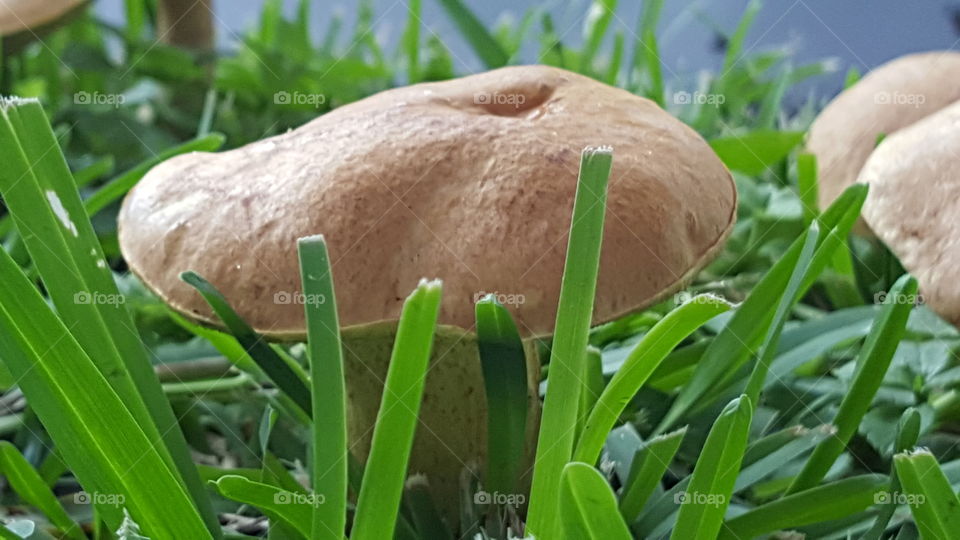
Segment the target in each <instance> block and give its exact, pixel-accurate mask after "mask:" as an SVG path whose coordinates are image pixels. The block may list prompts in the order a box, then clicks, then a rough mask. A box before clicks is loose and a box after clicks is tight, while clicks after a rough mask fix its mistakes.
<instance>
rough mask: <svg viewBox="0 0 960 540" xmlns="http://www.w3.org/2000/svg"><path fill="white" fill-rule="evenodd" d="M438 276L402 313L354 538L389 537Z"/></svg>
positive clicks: (426, 359)
mask: <svg viewBox="0 0 960 540" xmlns="http://www.w3.org/2000/svg"><path fill="white" fill-rule="evenodd" d="M440 291H441V285H440V282H439V281H426V280H424V281H422V282H421V283H420V285H419V286H418V287H417V289H416V290H415V291H414V292H413V293H412V294H411V295H410V296H409V297H407V300H406V301H405V302H404V304H403V311H402V312H401V314H400V323H399V328H398V330H397V339H396V342H395V343H394V345H393V353H392V356H391V357H390V367H389V369H388V370H387V379H386V384H385V385H384V389H383V400H382V401H381V402H380V411H379V412H378V413H377V423H376V427H374V430H373V442H372V443H371V446H370V457H369V458H368V459H367V464H366V468H365V470H364V473H363V482H362V483H361V485H360V496H359V497H358V499H357V511H356V517H355V518H354V523H353V532H352V534H351V536H350V538H352V539H353V540H376V539H380V538H391V537H392V536H393V533H394V528H395V525H396V521H397V512H398V510H399V509H400V498H401V496H402V494H403V485H404V480H405V478H406V475H407V464H408V462H409V459H410V449H411V447H412V445H413V436H414V431H415V429H416V427H417V415H418V413H419V411H420V401H421V397H422V396H423V386H424V380H425V379H426V374H427V364H428V362H429V360H430V350H431V348H432V346H433V334H434V330H435V328H436V324H437V314H438V312H439V309H440Z"/></svg>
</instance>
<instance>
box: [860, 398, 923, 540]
mask: <svg viewBox="0 0 960 540" xmlns="http://www.w3.org/2000/svg"><path fill="white" fill-rule="evenodd" d="M919 438H920V413H919V412H917V409H915V408H913V407H908V408H907V410H905V411H903V414H902V415H901V416H900V422H898V423H897V438H896V442H895V444H894V453H895V454H899V453H901V452H906V451H907V450H909V449H911V448H913V447H914V446H916V445H917V439H919ZM901 489H902V486H901V484H900V477H899V476H898V475H897V468H896V463H894V466H893V467H892V470H891V471H890V482H889V489H888V493H890V494H894V493H900V491H901ZM890 502H893V501H890V500H888V501H887V503H888V504H886V505H884V506H883V508H881V509H880V512H879V513H878V514H877V519H876V521H874V522H873V526H871V527H870V530H868V531H867V532H866V533H864V535H863V540H880V537H882V536H883V532H884V531H885V530H886V529H887V525H888V524H889V523H890V519H891V518H893V515H894V513H896V510H897V505H896V504H889V503H890Z"/></svg>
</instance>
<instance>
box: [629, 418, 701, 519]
mask: <svg viewBox="0 0 960 540" xmlns="http://www.w3.org/2000/svg"><path fill="white" fill-rule="evenodd" d="M686 434H687V428H686V427H682V428H680V429H678V430H676V431H673V432H670V433H666V434H664V435H658V436H657V437H654V438H653V439H650V440H649V441H647V443H646V444H644V445H643V448H641V449H640V450H638V451H637V455H636V457H635V458H634V459H633V466H632V467H631V468H630V476H629V478H627V481H626V482H624V487H623V494H622V495H621V496H620V515H621V516H623V519H624V520H626V522H627V523H633V522H634V521H636V519H637V517H638V516H639V515H640V511H641V510H643V505H644V504H645V503H646V502H647V499H649V498H650V495H652V494H653V492H654V491H655V490H656V488H657V485H659V484H660V479H661V478H663V473H664V472H666V470H667V467H668V466H670V462H671V461H673V456H675V455H676V453H677V450H678V449H679V448H680V443H681V442H682V441H683V436H684V435H686Z"/></svg>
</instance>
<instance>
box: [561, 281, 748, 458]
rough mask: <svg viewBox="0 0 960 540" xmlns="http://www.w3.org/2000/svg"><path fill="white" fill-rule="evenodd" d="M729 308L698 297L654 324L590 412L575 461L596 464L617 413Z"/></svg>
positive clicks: (716, 299) (721, 302)
mask: <svg viewBox="0 0 960 540" xmlns="http://www.w3.org/2000/svg"><path fill="white" fill-rule="evenodd" d="M731 307H733V306H731V305H730V304H729V303H728V302H726V301H724V300H723V299H721V298H719V297H716V296H711V295H700V296H696V297H694V298H693V299H692V300H690V301H689V302H687V303H685V304H683V305H681V306H680V307H678V308H677V309H675V310H673V311H671V312H670V313H669V314H668V315H667V316H666V317H664V318H663V319H661V320H660V321H659V322H657V324H656V325H654V327H653V328H652V329H651V330H650V331H649V332H648V333H647V334H646V335H645V336H644V337H643V339H642V340H640V342H639V343H637V345H636V346H635V347H634V348H633V350H632V351H630V354H629V356H627V359H626V361H624V363H623V365H622V366H621V367H620V369H619V370H617V372H616V373H615V374H614V376H613V379H611V380H610V383H609V384H607V387H606V388H605V389H604V391H603V394H601V395H600V399H599V400H598V402H597V405H596V406H595V407H594V408H593V410H592V411H591V412H590V417H589V419H588V420H587V424H586V427H585V428H584V431H583V435H582V436H581V437H580V442H579V444H578V445H577V450H576V452H575V453H574V459H575V460H576V461H582V462H584V463H596V461H597V459H599V457H600V451H601V450H602V449H603V442H604V441H605V440H606V438H607V434H608V433H610V430H611V429H613V426H614V424H616V422H617V420H618V419H619V418H620V414H621V413H623V410H624V409H625V408H626V406H627V404H628V403H629V402H630V400H631V399H633V396H634V395H635V394H636V393H637V392H639V391H640V388H642V387H643V384H644V383H645V382H646V381H647V379H648V378H649V377H650V375H651V374H652V373H653V372H654V371H655V370H656V369H657V367H659V366H660V363H661V362H662V361H663V359H664V358H666V356H667V354H669V353H670V351H672V350H673V349H674V347H676V346H677V344H678V343H680V342H681V341H683V340H684V339H686V338H687V337H688V336H689V335H690V334H692V333H693V332H694V331H696V330H697V329H698V328H700V326H702V325H703V323H705V322H707V321H709V320H710V319H712V318H714V317H716V316H717V315H719V314H721V313H724V312H725V311H727V310H729V309H730V308H731Z"/></svg>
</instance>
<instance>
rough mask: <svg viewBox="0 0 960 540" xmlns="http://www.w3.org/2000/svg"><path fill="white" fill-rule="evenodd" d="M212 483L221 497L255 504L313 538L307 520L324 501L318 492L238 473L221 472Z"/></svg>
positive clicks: (268, 515)
mask: <svg viewBox="0 0 960 540" xmlns="http://www.w3.org/2000/svg"><path fill="white" fill-rule="evenodd" d="M213 485H214V486H216V488H217V491H218V492H220V494H221V495H223V496H224V497H226V498H228V499H231V500H234V501H237V502H241V503H244V504H249V505H252V506H256V507H257V508H259V509H260V510H261V511H262V512H263V513H264V515H266V516H267V517H269V518H270V519H271V520H272V521H276V520H279V521H282V522H283V523H284V524H285V525H287V526H288V527H290V528H292V529H293V530H295V531H297V532H299V533H300V534H302V535H303V537H304V538H315V537H312V536H310V523H311V521H312V516H313V512H314V509H315V508H317V507H320V506H323V505H324V500H323V497H322V496H321V495H305V494H303V493H299V492H292V491H286V490H284V489H281V488H278V487H276V486H271V485H268V484H264V483H261V482H255V481H253V480H249V479H247V478H245V477H243V476H237V475H224V476H221V477H220V478H219V479H217V481H216V482H213ZM340 538H342V535H341V536H340Z"/></svg>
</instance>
